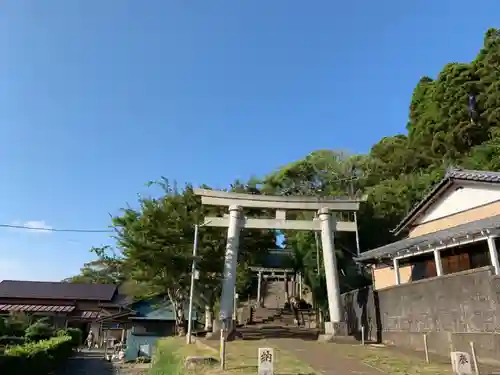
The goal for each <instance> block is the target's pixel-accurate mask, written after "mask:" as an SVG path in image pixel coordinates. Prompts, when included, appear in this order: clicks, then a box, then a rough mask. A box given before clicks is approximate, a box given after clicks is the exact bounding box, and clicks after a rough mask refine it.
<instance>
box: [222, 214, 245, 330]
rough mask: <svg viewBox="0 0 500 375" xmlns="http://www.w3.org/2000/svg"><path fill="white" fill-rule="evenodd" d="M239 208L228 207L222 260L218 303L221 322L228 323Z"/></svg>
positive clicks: (232, 288)
mask: <svg viewBox="0 0 500 375" xmlns="http://www.w3.org/2000/svg"><path fill="white" fill-rule="evenodd" d="M240 216H241V207H240V206H230V207H229V227H228V230H227V244H226V256H225V259H224V280H223V282H222V296H221V302H220V318H221V320H227V321H230V320H231V318H232V315H233V314H232V313H233V300H234V287H235V285H236V266H237V265H238V247H239V243H240V230H241V228H240V220H241V218H240Z"/></svg>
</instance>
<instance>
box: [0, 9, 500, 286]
mask: <svg viewBox="0 0 500 375" xmlns="http://www.w3.org/2000/svg"><path fill="white" fill-rule="evenodd" d="M469 9H471V3H470V1H467V2H466V1H463V0H454V1H449V0H440V1H435V0H421V1H418V2H410V1H396V0H383V1H372V0H363V1H361V0H358V1H356V0H354V1H332V0H322V1H319V0H318V1H309V2H305V1H298V0H276V1H264V0H238V1H230V0H210V1H203V0H198V1H186V0H177V1H166V0H148V1H133V0H120V1H118V0H108V1H97V0H72V1H67V0H45V1H35V0H32V1H25V0H5V1H2V5H1V8H0V50H1V51H2V56H1V58H0V166H1V170H2V171H3V176H4V178H3V179H2V180H1V182H2V183H1V184H0V196H2V197H3V199H2V204H1V209H0V224H11V223H27V225H35V226H39V225H46V226H50V227H53V228H89V229H106V227H107V226H108V225H109V222H110V220H109V214H110V213H111V214H113V213H116V212H117V211H118V209H119V208H120V207H123V206H124V205H125V204H126V202H134V201H135V200H136V196H137V193H139V192H146V191H147V189H146V188H145V186H144V183H145V182H146V181H148V180H152V179H156V178H158V177H159V176H161V175H164V176H167V177H169V178H171V179H176V180H178V181H179V182H184V181H188V182H192V183H194V184H201V183H206V184H209V185H212V186H213V187H218V188H222V187H225V186H227V185H228V184H229V183H230V182H232V181H233V180H234V179H235V178H242V179H246V178H248V177H250V176H251V175H262V174H265V173H268V172H270V171H272V170H273V169H276V168H278V167H279V166H280V165H283V164H286V163H288V162H291V161H293V160H296V159H299V158H301V157H303V156H304V155H306V154H307V153H309V152H311V151H313V150H315V149H324V148H331V149H343V150H348V151H350V152H366V151H367V150H368V149H369V147H370V146H371V145H372V144H373V143H375V142H377V141H378V140H379V139H380V138H381V137H382V136H385V135H392V134H394V133H397V132H402V131H404V129H405V124H406V119H407V109H408V105H409V101H410V97H411V93H412V90H413V88H414V86H415V84H416V82H417V81H418V79H419V78H420V77H421V76H422V75H431V76H435V75H436V74H437V73H438V72H439V71H440V70H441V68H442V67H443V65H444V64H445V63H447V62H451V61H470V60H471V59H472V58H474V56H475V55H476V53H477V52H478V50H479V48H480V46H481V43H482V39H483V34H484V32H485V31H486V30H487V29H488V28H489V27H492V26H498V25H495V22H498V14H499V11H500V3H498V1H493V0H491V1H486V0H485V1H482V2H481V6H474V7H472V9H473V12H471V11H470V10H469ZM472 13H473V14H472ZM105 243H112V241H111V240H110V239H109V238H108V237H107V235H106V234H102V233H94V234H78V233H47V232H30V231H21V230H12V229H0V279H30V280H59V279H61V278H63V277H66V276H70V275H72V274H74V273H77V272H78V270H79V268H80V266H81V265H82V264H83V263H84V262H85V261H88V260H90V259H91V258H92V257H91V255H90V254H89V252H88V249H89V248H90V247H91V246H93V245H100V244H105Z"/></svg>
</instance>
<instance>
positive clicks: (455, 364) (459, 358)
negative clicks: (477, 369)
mask: <svg viewBox="0 0 500 375" xmlns="http://www.w3.org/2000/svg"><path fill="white" fill-rule="evenodd" d="M450 355H451V367H452V369H453V372H454V373H455V374H458V375H472V366H471V360H470V355H469V353H466V352H451V353H450Z"/></svg>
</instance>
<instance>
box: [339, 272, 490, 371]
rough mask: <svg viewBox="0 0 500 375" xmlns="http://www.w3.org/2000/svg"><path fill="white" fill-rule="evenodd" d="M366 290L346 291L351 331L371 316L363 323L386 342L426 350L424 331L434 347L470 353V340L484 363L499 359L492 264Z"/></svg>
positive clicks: (434, 349)
mask: <svg viewBox="0 0 500 375" xmlns="http://www.w3.org/2000/svg"><path fill="white" fill-rule="evenodd" d="M362 291H363V290H358V291H353V292H350V293H348V294H344V295H343V296H342V299H343V303H344V308H345V311H346V320H347V323H348V326H349V327H353V329H352V330H351V332H352V334H355V329H354V327H356V325H357V326H360V323H359V322H360V321H363V316H367V317H370V319H364V320H365V322H366V325H365V326H368V327H370V328H369V329H370V330H371V331H372V332H373V331H375V332H377V331H378V330H380V336H379V337H378V338H379V339H380V341H382V342H384V343H386V344H392V345H396V346H403V347H408V348H412V349H416V350H423V349H424V334H426V335H427V342H428V348H429V350H430V351H431V352H435V353H438V354H442V355H446V356H448V355H449V352H450V350H463V351H468V352H470V346H469V345H470V342H471V341H472V342H474V344H475V349H476V354H477V355H478V357H479V359H480V360H482V361H483V362H491V361H495V360H498V359H499V358H500V278H499V277H497V276H494V275H493V270H492V268H491V267H483V268H478V269H474V270H468V271H464V272H459V273H455V274H451V275H446V276H442V277H435V278H431V279H426V280H421V281H416V282H412V283H409V284H404V285H399V286H394V287H390V288H386V289H382V290H379V291H377V292H373V290H372V289H371V288H368V289H367V291H364V292H362ZM360 292H361V296H360ZM365 300H366V301H367V302H366V303H363V302H362V301H365ZM360 302H361V303H360ZM370 322H375V325H373V324H372V323H370ZM363 325H364V324H363ZM379 327H380V328H379ZM371 337H372V338H373V334H371Z"/></svg>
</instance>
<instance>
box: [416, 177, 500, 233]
mask: <svg viewBox="0 0 500 375" xmlns="http://www.w3.org/2000/svg"><path fill="white" fill-rule="evenodd" d="M457 188H458V190H457ZM498 200H500V187H499V186H496V185H480V184H467V183H461V184H459V185H458V184H454V185H452V186H451V187H450V188H449V189H448V191H447V192H446V193H445V194H444V195H443V196H442V197H441V198H440V199H439V200H438V201H437V202H435V203H434V204H432V205H431V207H429V209H428V210H427V212H425V213H424V214H423V215H422V216H421V218H420V219H419V220H417V223H418V224H423V223H426V222H428V221H432V220H436V219H440V218H442V217H445V216H449V215H453V214H456V213H459V212H462V211H467V210H470V209H471V208H475V207H478V206H482V205H485V204H488V203H492V202H495V201H498Z"/></svg>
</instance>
